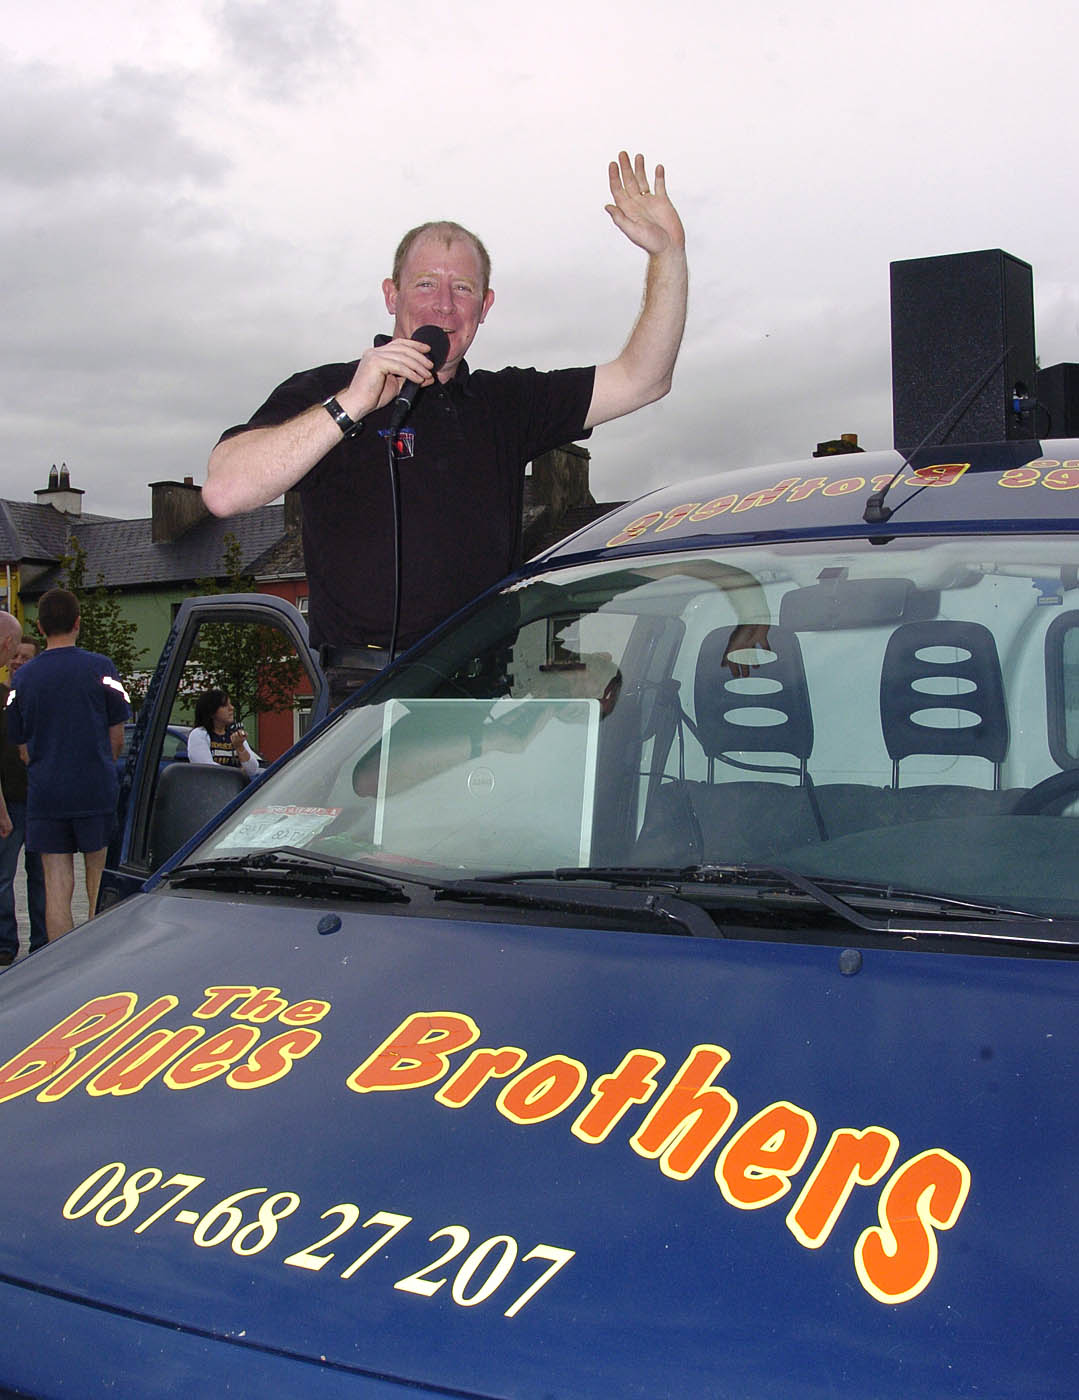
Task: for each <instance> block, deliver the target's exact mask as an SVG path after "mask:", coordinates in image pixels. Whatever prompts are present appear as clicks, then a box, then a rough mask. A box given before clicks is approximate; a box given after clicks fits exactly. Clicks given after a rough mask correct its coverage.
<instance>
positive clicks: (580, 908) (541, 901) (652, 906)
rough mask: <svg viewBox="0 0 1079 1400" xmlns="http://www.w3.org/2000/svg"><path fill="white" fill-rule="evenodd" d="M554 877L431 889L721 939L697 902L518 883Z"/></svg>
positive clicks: (467, 899)
mask: <svg viewBox="0 0 1079 1400" xmlns="http://www.w3.org/2000/svg"><path fill="white" fill-rule="evenodd" d="M557 878H559V875H558V872H554V871H547V872H543V871H540V872H536V873H525V874H524V875H522V876H520V877H518V876H494V877H493V878H491V879H481V880H451V881H448V882H447V883H445V884H442V885H439V886H437V887H436V888H435V890H434V898H435V899H436V900H448V901H453V902H456V903H473V904H486V905H492V904H494V905H504V906H506V907H509V908H513V909H551V910H557V911H558V912H560V913H564V914H581V915H591V916H593V917H595V916H599V917H603V918H610V917H611V915H612V914H615V915H617V914H625V915H627V916H629V917H632V918H636V919H640V918H644V919H646V920H647V921H648V922H650V923H653V922H654V923H655V924H656V925H657V927H658V931H659V932H660V933H688V934H690V936H691V937H693V938H722V937H724V934H723V931H722V929H720V928H718V927H717V926H716V924H715V922H714V921H713V919H712V918H711V916H710V915H709V914H708V913H706V911H705V910H704V909H702V908H701V907H700V905H699V904H695V903H693V902H692V901H691V900H688V899H679V898H678V897H677V895H676V894H675V893H674V892H673V891H672V892H671V893H670V894H664V895H659V894H650V893H647V892H644V891H642V890H637V889H619V888H609V887H608V888H598V889H597V890H596V891H595V897H594V898H591V899H585V898H583V897H582V896H580V895H569V894H563V893H562V892H561V891H560V890H553V889H537V888H533V889H524V888H522V887H521V885H520V884H519V883H518V881H519V880H520V881H526V882H529V883H531V882H532V881H535V882H537V883H541V882H542V881H544V880H547V881H553V880H555V879H557Z"/></svg>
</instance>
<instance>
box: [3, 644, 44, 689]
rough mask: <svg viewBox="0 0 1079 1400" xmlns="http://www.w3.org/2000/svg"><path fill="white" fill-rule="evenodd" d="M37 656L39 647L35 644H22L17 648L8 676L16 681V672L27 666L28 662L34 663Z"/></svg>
mask: <svg viewBox="0 0 1079 1400" xmlns="http://www.w3.org/2000/svg"><path fill="white" fill-rule="evenodd" d="M36 655H37V647H36V646H34V644H33V642H20V643H19V645H18V646H17V647H16V648H15V655H14V656H13V657H12V658H11V660H10V662H9V663H8V674H9V675H10V676H11V678H12V679H13V680H14V678H15V672H16V671H17V670H18V669H19V667H20V666H25V665H26V663H27V662H28V661H33V659H34V657H35V656H36Z"/></svg>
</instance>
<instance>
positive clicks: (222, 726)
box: [187, 690, 259, 778]
mask: <svg viewBox="0 0 1079 1400" xmlns="http://www.w3.org/2000/svg"><path fill="white" fill-rule="evenodd" d="M187 758H188V762H189V763H221V764H223V765H224V766H225V767H226V768H242V769H243V771H244V773H245V774H246V775H247V776H248V777H249V778H253V777H254V776H255V774H256V773H257V772H258V771H259V757H258V754H257V753H255V752H254V751H253V750H252V749H251V748H249V747H248V743H247V732H246V731H245V730H244V728H243V726H242V725H239V724H237V723H236V711H235V709H234V708H233V704H232V701H231V700H230V699H229V697H228V692H227V691H224V690H206V691H204V692H203V693H202V694H201V695H200V696H199V698H198V700H196V701H195V728H194V729H192V731H191V733H190V734H189V735H188V736H187Z"/></svg>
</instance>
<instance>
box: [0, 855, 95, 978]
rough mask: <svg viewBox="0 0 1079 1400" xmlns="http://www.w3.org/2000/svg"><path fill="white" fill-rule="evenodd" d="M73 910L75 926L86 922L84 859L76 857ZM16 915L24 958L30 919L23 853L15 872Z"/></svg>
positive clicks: (21, 956)
mask: <svg viewBox="0 0 1079 1400" xmlns="http://www.w3.org/2000/svg"><path fill="white" fill-rule="evenodd" d="M71 912H72V913H73V914H74V916H75V926H76V928H77V927H78V925H79V924H81V923H85V921H86V919H87V917H88V915H87V909H86V885H85V883H84V881H83V878H82V859H81V857H78V856H76V858H75V897H74V899H73V900H72V901H71ZM15 915H16V917H17V919H18V921H19V957H20V958H24V957H25V956H26V954H27V953H28V952H29V951H30V921H29V919H28V917H27V913H26V875H25V872H24V871H23V860H22V855H21V853H20V855H19V868H18V870H17V871H16V874H15Z"/></svg>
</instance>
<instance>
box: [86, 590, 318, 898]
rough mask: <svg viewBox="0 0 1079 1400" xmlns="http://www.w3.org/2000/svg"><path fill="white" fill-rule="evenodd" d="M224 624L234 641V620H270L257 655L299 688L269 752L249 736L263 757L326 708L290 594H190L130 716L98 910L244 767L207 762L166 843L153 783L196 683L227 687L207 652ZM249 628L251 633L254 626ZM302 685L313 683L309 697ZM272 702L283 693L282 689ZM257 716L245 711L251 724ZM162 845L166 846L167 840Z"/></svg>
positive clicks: (145, 871) (218, 642) (196, 819)
mask: <svg viewBox="0 0 1079 1400" xmlns="http://www.w3.org/2000/svg"><path fill="white" fill-rule="evenodd" d="M223 628H225V629H230V630H231V629H235V637H236V641H237V644H239V643H240V641H241V640H242V639H243V638H244V636H245V633H244V632H241V630H240V629H250V628H259V629H269V631H268V632H263V633H262V634H261V640H262V645H261V646H260V647H259V648H258V652H259V655H260V656H261V657H262V658H263V660H262V663H261V664H263V665H265V666H266V667H267V670H268V672H269V671H270V670H272V671H273V672H274V674H275V678H276V679H277V680H279V681H280V680H281V678H282V676H284V677H285V679H286V681H287V683H286V684H285V685H284V687H282V686H280V685H278V686H276V687H275V689H277V690H278V691H281V690H282V689H283V690H285V691H291V692H294V694H295V695H296V696H297V697H302V698H300V699H297V700H291V699H290V700H289V701H288V702H287V704H288V710H287V712H286V713H285V715H284V716H283V715H282V712H280V711H278V713H277V715H275V717H274V718H275V720H277V721H278V724H277V728H278V731H279V732H278V734H277V735H276V737H275V739H274V740H273V741H272V742H271V743H270V745H269V750H270V751H269V752H265V751H264V749H265V748H266V746H265V745H262V744H261V743H260V739H261V737H263V736H259V735H253V736H252V740H253V747H255V749H256V751H257V752H259V754H260V756H261V757H262V759H263V760H264V761H267V760H268V761H275V760H276V758H277V757H279V756H280V752H281V751H283V749H285V748H288V747H290V746H291V743H292V741H293V739H294V738H295V737H300V728H301V727H302V729H303V730H304V731H306V729H307V728H310V727H311V726H313V725H314V724H317V723H318V721H319V720H321V719H322V718H323V717H324V716H325V715H326V713H327V711H328V709H329V691H328V688H327V685H326V678H325V676H324V675H323V673H322V669H321V667H320V666H319V664H318V659H317V657H316V656H315V654H314V652H313V651H312V650H311V647H310V645H309V643H308V637H307V623H306V621H305V620H304V618H303V617H301V616H300V614H299V613H298V612H297V610H296V609H295V608H294V607H293V606H292V604H291V603H288V602H285V601H284V599H281V598H277V597H274V596H273V595H272V594H268V593H221V594H214V595H209V596H205V597H198V598H187V599H186V600H185V601H184V602H183V603H182V604H181V606H180V609H179V611H178V613H177V615H176V620H175V622H174V623H173V626H172V631H171V632H170V633H169V636H168V639H167V640H166V642H165V646H164V649H163V650H162V653H161V656H160V659H159V660H158V663H157V668H156V670H155V671H154V675H153V679H152V680H151V682H150V686H149V689H148V691H147V694H146V700H145V703H144V704H143V706H142V709H141V710H140V712H139V717H138V722H137V724H136V726H135V733H134V737H133V738H132V741H131V746H130V750H129V753H128V759H127V766H126V768H125V770H124V773H123V776H122V778H121V781H120V796H119V803H118V808H117V822H116V827H115V830H114V835H113V840H112V842H111V844H110V846H109V854H108V859H107V861H106V868H105V872H104V875H103V877H102V881H101V893H100V896H99V898H98V911H100V910H102V909H106V908H108V907H109V906H110V905H112V904H115V903H117V902H118V901H119V900H121V899H124V898H126V897H127V895H129V894H133V893H134V892H135V891H136V890H137V889H138V888H139V887H140V886H141V885H142V884H143V882H144V881H145V880H146V879H147V878H148V877H149V876H150V875H151V874H152V873H153V871H154V870H155V869H156V868H157V867H158V866H159V865H161V864H162V862H163V861H164V860H166V859H167V858H168V856H169V855H171V854H173V853H174V851H175V850H176V849H178V845H179V844H182V843H183V840H186V839H188V838H189V837H190V836H193V835H194V834H195V832H196V831H197V830H199V829H200V828H201V827H202V826H204V825H205V824H206V823H207V822H208V821H209V820H210V819H211V818H212V817H214V816H216V815H217V813H218V812H219V811H220V810H221V809H222V808H224V807H225V806H227V805H228V803H229V802H230V801H232V800H233V798H234V797H236V796H238V795H239V790H240V786H241V784H240V781H239V780H240V777H241V776H242V775H239V770H232V769H228V768H221V769H220V770H217V771H214V770H212V769H209V770H206V772H207V774H208V780H207V783H206V784H205V785H204V787H205V788H206V789H207V791H205V792H203V793H202V794H200V797H199V799H198V800H197V801H194V802H189V803H186V804H185V805H186V807H187V809H188V810H187V814H186V816H185V817H184V818H183V821H182V822H181V823H179V824H178V823H177V822H176V821H175V820H174V821H172V822H171V823H169V827H170V830H169V839H168V840H167V842H166V843H165V844H163V838H162V834H161V832H162V826H161V822H160V821H155V816H160V815H161V813H160V812H158V810H157V809H158V807H159V806H160V803H159V791H160V789H161V787H162V780H163V779H165V776H166V774H167V771H168V769H169V768H170V767H171V766H172V765H171V764H170V763H168V762H166V761H165V760H166V759H167V758H168V752H167V749H166V745H167V743H168V739H169V727H170V725H172V726H176V725H177V724H184V723H186V724H190V723H191V719H192V708H193V704H194V699H195V697H196V696H197V695H198V694H199V693H200V692H201V691H203V690H207V689H210V688H212V687H215V686H223V688H225V689H228V684H227V681H223V679H222V677H220V676H219V675H217V674H211V669H213V660H212V658H213V657H214V656H218V657H219V656H221V655H222V643H223V641H224V643H225V645H226V647H227V645H228V641H229V637H228V634H227V633H226V634H225V636H224V637H223V636H222V631H221V629H223ZM246 635H247V636H248V637H250V635H251V634H250V633H247V634H246ZM278 648H279V649H278ZM293 682H294V684H293ZM307 692H310V700H309V701H308V699H307V698H306V696H307ZM275 703H276V704H278V705H280V704H281V703H282V702H281V700H280V699H278V700H277V701H275ZM293 710H295V716H293V713H292V711H293ZM253 718H254V716H249V715H244V716H243V719H244V720H245V722H246V724H247V727H248V731H249V734H250V732H251V729H252V727H253V726H252V724H251V721H252V719H253ZM282 718H284V719H285V722H286V730H285V733H286V735H287V737H286V738H285V739H282V738H281V733H280V730H281V724H280V721H281V719H282ZM275 750H276V751H275ZM177 761H178V762H185V761H186V760H184V759H179V760H177ZM214 778H219V779H220V782H219V783H217V784H214V783H213V782H212V781H211V780H212V779H214ZM230 779H231V780H233V781H230ZM167 785H168V784H167V781H166V786H167ZM211 788H213V789H214V790H213V791H212V792H211V791H209V789H211ZM181 827H182V828H183V829H181ZM188 827H189V828H190V829H187V828H188ZM181 837H182V840H181ZM166 845H167V846H171V849H166Z"/></svg>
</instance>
